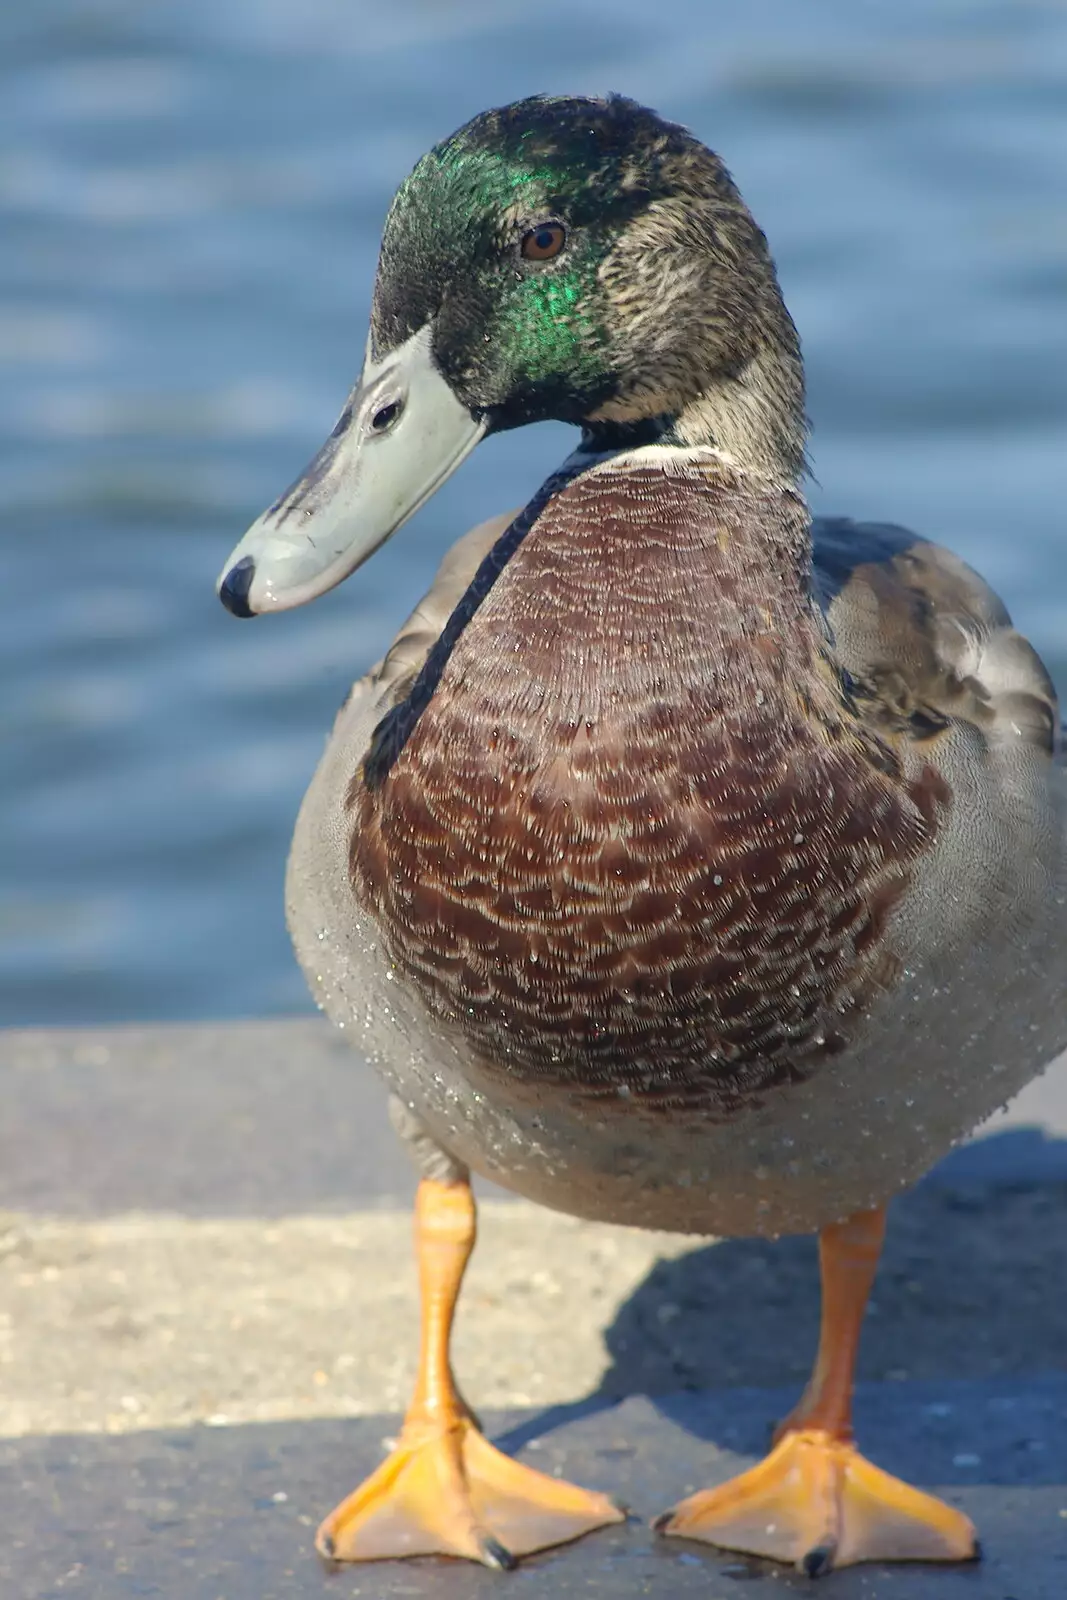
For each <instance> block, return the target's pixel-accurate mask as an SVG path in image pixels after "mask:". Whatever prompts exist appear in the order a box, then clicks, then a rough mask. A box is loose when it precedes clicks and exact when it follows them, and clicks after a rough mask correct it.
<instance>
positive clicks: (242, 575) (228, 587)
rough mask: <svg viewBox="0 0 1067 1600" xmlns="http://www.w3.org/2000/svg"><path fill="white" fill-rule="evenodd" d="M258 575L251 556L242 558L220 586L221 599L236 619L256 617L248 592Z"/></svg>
mask: <svg viewBox="0 0 1067 1600" xmlns="http://www.w3.org/2000/svg"><path fill="white" fill-rule="evenodd" d="M255 575H256V564H255V562H254V561H253V560H252V557H251V556H242V557H241V559H240V561H238V562H236V563H235V565H234V566H232V567H231V568H230V570H229V572H228V573H227V574H226V576H225V577H224V578H223V580H222V582H221V583H220V584H219V599H220V600H221V601H222V603H223V605H224V606H225V607H226V610H227V611H229V612H231V613H232V614H233V616H235V617H254V616H255V612H254V611H253V610H252V607H251V606H250V605H249V604H248V591H249V589H251V587H252V579H253V578H254V577H255Z"/></svg>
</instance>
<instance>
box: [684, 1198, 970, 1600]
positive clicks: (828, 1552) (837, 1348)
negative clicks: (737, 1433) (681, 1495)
mask: <svg viewBox="0 0 1067 1600" xmlns="http://www.w3.org/2000/svg"><path fill="white" fill-rule="evenodd" d="M884 1233H885V1212H884V1211H880V1210H879V1211H861V1212H859V1213H857V1215H856V1216H854V1217H850V1218H849V1220H848V1221H847V1222H842V1223H837V1224H835V1225H834V1226H833V1227H829V1228H824V1229H823V1231H822V1233H821V1234H820V1236H819V1258H820V1264H821V1267H822V1285H823V1305H822V1327H821V1330H820V1334H819V1353H818V1356H817V1357H816V1361H815V1368H814V1370H813V1372H812V1375H811V1380H810V1382H809V1383H808V1386H807V1388H806V1389H805V1391H804V1393H803V1395H802V1396H801V1399H800V1402H799V1404H798V1405H797V1406H796V1408H795V1409H794V1410H793V1411H792V1412H791V1413H790V1415H789V1416H788V1417H787V1418H786V1419H785V1421H784V1422H783V1423H782V1424H781V1426H780V1427H779V1429H778V1431H777V1433H776V1434H775V1442H774V1448H773V1449H772V1451H771V1453H770V1455H768V1456H767V1457H765V1459H764V1460H763V1461H761V1462H760V1463H759V1464H758V1465H757V1466H755V1467H753V1468H751V1470H750V1471H748V1472H743V1473H741V1475H740V1476H739V1477H737V1478H732V1479H731V1480H730V1481H729V1482H728V1483H724V1484H722V1485H721V1486H720V1487H719V1488H717V1489H707V1490H705V1491H704V1492H703V1493H700V1494H694V1495H691V1496H690V1497H689V1499H688V1500H683V1501H682V1502H681V1504H680V1505H677V1506H675V1508H674V1510H673V1511H669V1512H666V1513H665V1514H664V1515H663V1516H662V1517H660V1518H659V1519H658V1521H657V1523H656V1527H657V1529H658V1530H659V1531H660V1532H661V1533H667V1534H677V1535H679V1536H681V1537H683V1538H686V1539H703V1540H705V1541H706V1542H707V1543H708V1544H715V1545H721V1546H722V1547H723V1548H724V1549H727V1550H743V1551H746V1552H747V1553H748V1554H750V1555H758V1556H770V1557H771V1558H772V1559H774V1560H778V1561H791V1562H794V1563H795V1564H796V1566H797V1567H799V1568H800V1570H801V1571H802V1572H806V1573H807V1574H808V1576H809V1577H813V1578H814V1577H817V1576H818V1575H819V1574H820V1573H823V1572H828V1571H829V1570H830V1568H831V1567H846V1566H850V1565H852V1564H853V1563H854V1562H857V1561H967V1560H971V1559H973V1558H974V1557H975V1556H976V1555H977V1554H978V1546H977V1541H976V1538H975V1530H974V1525H973V1524H972V1523H971V1521H970V1519H969V1518H967V1517H965V1516H964V1515H963V1513H962V1512H961V1511H957V1510H956V1509H955V1508H954V1507H953V1506H949V1505H946V1504H945V1503H944V1501H942V1500H936V1499H935V1498H934V1497H933V1495H929V1494H924V1493H923V1492H922V1491H921V1490H919V1489H912V1488H911V1487H909V1485H908V1484H906V1483H902V1482H901V1481H900V1479H899V1478H892V1477H890V1475H889V1474H888V1473H886V1472H882V1471H881V1470H880V1469H879V1468H878V1467H875V1466H872V1465H871V1463H870V1462H869V1461H866V1460H864V1458H863V1456H861V1455H860V1453H859V1452H858V1450H857V1449H856V1448H855V1446H854V1444H853V1442H852V1379H853V1372H854V1370H855V1365H856V1350H857V1347H858V1345H859V1335H860V1325H861V1323H862V1321H863V1313H864V1311H865V1309H866V1306H867V1297H868V1295H869V1294H870V1290H871V1283H872V1282H873V1280H874V1274H875V1271H876V1269H877V1266H878V1257H879V1255H880V1254H881V1249H882V1238H883V1235H884Z"/></svg>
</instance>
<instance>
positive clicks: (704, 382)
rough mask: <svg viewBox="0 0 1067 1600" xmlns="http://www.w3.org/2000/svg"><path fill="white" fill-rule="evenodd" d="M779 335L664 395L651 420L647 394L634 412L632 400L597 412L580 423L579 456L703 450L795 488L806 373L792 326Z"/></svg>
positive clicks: (802, 459) (801, 456)
mask: <svg viewBox="0 0 1067 1600" xmlns="http://www.w3.org/2000/svg"><path fill="white" fill-rule="evenodd" d="M780 331H781V337H779V338H776V339H774V340H768V341H767V342H765V343H764V344H762V345H760V346H759V347H758V348H757V349H756V350H755V352H754V353H753V354H752V355H751V356H750V357H749V359H748V360H747V361H745V362H743V363H740V364H738V365H736V366H730V367H723V366H719V367H711V368H710V370H709V369H708V364H705V363H700V365H699V368H698V370H699V371H700V372H701V373H702V377H701V380H700V381H699V382H694V383H690V384H687V385H686V386H685V387H684V389H683V391H682V395H681V396H679V395H678V394H677V393H674V394H672V395H671V396H670V397H669V398H668V397H667V396H666V395H664V396H663V397H662V408H661V409H658V410H656V411H655V412H653V413H650V412H649V410H648V405H649V398H648V395H647V393H645V394H642V395H641V397H640V398H641V408H640V409H639V408H638V405H637V404H636V397H634V399H632V400H630V401H629V402H627V401H626V400H619V401H615V402H610V403H609V404H607V405H605V406H602V407H601V409H600V410H599V411H598V412H597V413H596V415H595V416H593V417H590V418H588V419H587V420H586V421H585V423H584V426H583V434H582V450H583V452H584V453H587V454H607V453H609V452H615V451H623V450H632V449H635V448H637V447H640V446H643V445H652V444H662V445H668V446H678V445H683V446H684V445H689V446H692V447H693V448H694V449H699V448H701V447H703V448H706V449H711V450H715V451H717V452H718V453H719V455H720V456H722V457H724V458H725V459H726V460H728V461H730V462H732V463H734V464H735V465H736V466H738V467H740V468H741V469H742V470H743V471H744V472H746V473H755V474H757V475H759V476H760V477H763V478H768V479H770V480H771V482H772V483H775V484H778V485H780V486H783V487H794V488H795V487H796V486H797V485H798V484H799V482H800V480H801V479H802V478H803V477H804V475H805V473H806V472H807V457H806V455H805V440H806V435H807V421H806V418H805V415H804V372H803V367H802V365H801V361H800V351H799V347H798V346H797V344H796V336H795V333H794V332H793V329H792V324H791V323H789V324H788V327H787V328H783V329H782V330H780ZM787 333H788V334H790V335H791V338H787V337H786V334H787ZM695 365H696V364H695ZM652 404H653V405H655V404H656V401H655V399H653V401H652Z"/></svg>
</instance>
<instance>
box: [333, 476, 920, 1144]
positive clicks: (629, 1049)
mask: <svg viewBox="0 0 1067 1600" xmlns="http://www.w3.org/2000/svg"><path fill="white" fill-rule="evenodd" d="M528 520H529V522H530V526H529V528H528V531H526V532H525V535H524V536H522V537H512V538H511V540H510V542H509V544H508V545H507V546H505V547H504V549H505V550H506V552H507V559H506V561H505V560H502V559H501V558H499V557H498V561H497V565H498V566H499V567H500V570H499V572H497V573H495V574H492V573H491V574H490V576H493V577H494V578H495V581H492V582H491V583H489V582H488V581H487V577H486V574H485V572H484V571H483V574H482V579H481V584H480V588H479V589H478V592H477V597H478V598H479V603H478V604H477V606H476V607H474V606H473V605H472V604H468V606H467V608H466V610H464V609H463V607H462V606H461V608H460V612H459V613H458V614H457V616H456V618H455V619H454V623H455V625H454V626H453V627H452V628H451V629H450V630H449V633H448V637H447V640H446V642H445V644H444V645H443V646H442V647H441V649H439V651H438V652H437V655H436V657H431V660H430V662H429V663H428V664H427V667H426V669H424V672H423V674H422V677H421V679H420V680H418V681H416V684H415V687H414V689H413V691H412V693H411V696H410V699H409V700H408V701H407V702H406V703H405V704H404V705H402V706H401V707H399V708H398V710H397V711H396V712H395V713H394V714H393V716H392V719H391V721H390V723H389V725H388V727H386V728H384V729H383V730H382V738H381V739H379V741H378V744H377V746H376V749H375V754H374V756H373V758H371V759H369V760H368V762H367V764H366V767H365V768H361V769H360V771H359V772H358V773H357V774H356V775H355V777H354V778H353V781H352V784H351V788H350V792H349V808H350V815H351V819H352V823H353V832H352V843H351V873H352V885H353V889H354V892H355V893H356V895H357V896H358V897H359V899H360V901H361V902H362V903H363V904H364V905H365V906H366V908H367V909H368V910H369V911H370V912H371V913H372V914H373V916H374V917H375V918H376V919H377V921H378V922H379V924H380V927H381V932H382V937H383V939H384V940H385V942H386V946H387V948H388V950H389V952H390V954H391V957H392V959H393V961H394V963H395V965H396V968H397V973H398V977H400V978H401V979H402V980H404V981H407V982H409V983H411V984H414V985H415V986H416V987H417V988H418V990H419V991H420V993H421V994H422V996H423V998H424V1001H425V1002H426V1004H427V1005H428V1006H429V1008H430V1009H431V1011H432V1013H433V1014H434V1015H435V1016H436V1017H437V1018H438V1019H439V1021H440V1023H441V1025H442V1026H443V1027H447V1028H450V1029H456V1030H458V1031H459V1032H460V1034H461V1035H462V1036H464V1038H465V1039H466V1041H467V1043H468V1045H469V1047H470V1048H471V1049H472V1050H473V1051H474V1052H475V1053H476V1055H477V1056H478V1058H479V1059H480V1061H481V1062H482V1063H483V1065H485V1066H488V1067H489V1069H490V1070H492V1069H494V1068H495V1069H498V1070H500V1071H501V1072H506V1073H508V1074H510V1075H512V1076H513V1077H518V1078H520V1079H521V1078H526V1079H533V1080H536V1082H537V1084H538V1085H540V1086H541V1087H547V1086H549V1085H551V1084H557V1085H559V1086H560V1087H565V1088H566V1089H567V1090H568V1091H569V1092H572V1093H580V1094H583V1095H588V1096H589V1097H591V1098H596V1097H599V1096H604V1095H612V1096H617V1095H619V1094H620V1093H621V1094H623V1095H627V1094H628V1095H632V1096H633V1097H634V1099H635V1101H639V1102H643V1103H644V1104H646V1105H649V1106H674V1105H688V1106H693V1107H697V1106H699V1107H700V1108H701V1109H702V1110H703V1112H704V1113H705V1114H707V1115H711V1116H727V1115H729V1114H730V1113H731V1112H733V1111H734V1110H736V1109H737V1108H738V1107H739V1106H741V1105H743V1104H746V1103H751V1102H752V1101H753V1099H754V1098H757V1097H758V1096H759V1095H760V1094H761V1093H762V1092H763V1091H765V1090H766V1089H767V1088H768V1087H769V1086H771V1085H773V1084H775V1083H779V1082H783V1081H788V1080H790V1079H795V1078H797V1077H801V1076H806V1075H807V1074H808V1073H809V1072H810V1071H811V1070H812V1069H813V1068H814V1066H815V1065H816V1063H817V1061H818V1059H819V1058H820V1056H822V1055H823V1054H825V1053H827V1052H830V1051H833V1050H836V1049H839V1048H840V1047H841V1045H842V1044H843V1043H844V1041H845V1039H846V1037H847V1029H848V1014H849V1012H850V1011H852V1010H854V1009H855V1007H856V1006H857V1005H859V1004H862V1002H863V1000H864V999H865V997H866V996H868V995H869V993H870V992H871V990H872V989H873V988H876V987H877V986H879V985H881V984H884V983H887V982H889V981H892V977H893V976H894V973H895V961H894V955H893V952H892V950H891V949H890V948H889V944H888V941H887V924H888V922H889V917H890V913H891V911H892V910H893V907H894V905H895V904H896V901H897V899H898V898H899V896H900V894H901V892H902V890H903V888H904V886H905V884H906V881H907V875H908V872H909V868H910V866H911V864H912V863H913V862H914V861H915V859H916V857H917V856H918V855H919V854H920V853H921V852H922V851H923V850H924V849H925V848H926V847H927V846H928V845H929V843H930V842H931V840H932V837H933V833H934V831H935V828H936V821H937V810H938V808H939V806H940V805H941V804H943V803H944V802H945V800H946V799H947V795H946V794H945V793H944V792H943V790H944V786H943V785H941V786H939V784H938V783H937V782H931V781H925V782H923V783H921V784H918V785H915V786H913V787H909V786H908V785H906V784H905V782H904V781H903V778H902V776H901V772H900V769H899V763H898V761H897V759H896V757H895V756H894V755H893V753H892V751H891V750H890V749H889V747H888V746H887V745H885V744H884V743H882V742H880V741H879V740H877V739H876V738H875V737H874V736H872V735H869V734H866V733H865V732H864V731H863V729H862V728H861V726H860V724H859V722H858V720H857V717H856V715H855V711H854V707H853V706H852V705H851V702H850V697H849V691H848V687H847V684H846V683H845V682H843V680H842V677H841V674H840V673H839V672H838V671H837V670H836V668H835V667H834V665H833V664H832V662H831V660H830V657H829V653H828V648H827V645H826V641H825V638H824V635H823V631H822V626H821V622H820V621H819V619H818V616H817V613H816V612H815V611H814V609H813V607H812V603H811V601H810V598H809V592H808V568H809V561H810V555H809V542H808V541H809V532H808V520H807V513H806V511H805V509H804V507H803V505H802V503H801V502H800V501H799V499H797V498H796V497H795V496H794V495H792V494H790V493H788V492H786V491H780V490H778V489H776V488H774V487H772V486H770V485H768V484H766V483H761V482H754V481H752V480H747V479H745V478H744V477H742V476H740V475H739V474H736V473H734V472H732V471H731V470H730V469H728V468H726V467H724V466H723V465H722V464H721V463H719V462H717V461H716V460H715V459H714V458H711V457H707V458H704V461H703V463H702V464H700V465H689V466H687V467H686V469H685V470H684V472H683V471H679V470H675V471H671V470H664V469H663V468H662V467H653V466H648V465H640V466H638V465H632V466H630V467H629V468H627V469H623V468H620V467H618V466H616V467H614V468H613V469H612V470H605V469H598V470H596V471H593V472H586V473H585V474H582V475H580V476H578V477H576V478H574V479H573V480H571V481H570V482H568V483H566V484H565V485H564V486H563V487H562V488H561V489H560V490H559V491H558V492H557V493H556V494H555V495H554V496H552V497H551V498H550V499H549V500H548V502H547V504H545V505H544V507H543V509H541V510H540V512H539V513H536V514H534V515H533V516H532V517H531V518H530V519H528ZM520 533H521V529H520ZM482 591H487V592H484V593H482ZM460 623H462V624H463V625H462V626H460V625H459V624H460ZM383 748H384V749H385V751H386V757H385V758H383V755H382V751H383Z"/></svg>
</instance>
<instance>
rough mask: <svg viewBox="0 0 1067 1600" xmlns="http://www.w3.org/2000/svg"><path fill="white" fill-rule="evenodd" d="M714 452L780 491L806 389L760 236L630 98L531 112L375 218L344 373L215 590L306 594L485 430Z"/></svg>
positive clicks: (335, 576) (683, 137)
mask: <svg viewBox="0 0 1067 1600" xmlns="http://www.w3.org/2000/svg"><path fill="white" fill-rule="evenodd" d="M548 418H555V419H557V420H560V421H564V422H573V423H576V424H578V425H579V426H580V427H581V428H582V430H583V435H584V438H583V448H584V449H586V450H587V451H590V452H597V453H601V452H605V451H611V450H615V449H623V448H627V447H633V446H635V445H638V444H655V443H661V444H667V445H700V444H707V445H713V446H715V447H716V448H719V449H721V450H724V451H726V452H728V453H729V454H730V455H731V456H732V457H734V459H736V460H737V461H738V462H739V463H740V464H742V465H744V466H748V467H749V468H751V469H753V470H757V471H762V472H766V473H769V474H771V475H773V476H775V477H776V478H779V479H784V480H786V481H790V480H792V479H795V478H796V477H797V475H798V474H799V473H800V472H801V471H802V469H803V463H804V398H803V374H802V367H801V361H800V352H799V346H798V342H797V336H796V331H795V329H794V327H793V323H792V321H791V319H790V317H789V313H788V312H787V311H786V308H785V306H784V304H783V302H782V297H781V293H780V291H779V288H778V282H777V279H776V276H775V271H774V266H773V263H772V261H771V258H770V255H769V253H768V249H767V243H766V240H765V239H764V236H763V234H762V233H761V232H760V230H759V228H758V227H757V226H756V224H755V222H754V221H753V219H752V217H751V215H750V213H749V211H748V209H747V207H746V206H745V204H744V201H743V200H742V199H741V196H740V194H739V193H738V191H737V188H736V187H735V185H734V183H733V180H732V179H731V177H730V175H729V173H728V172H727V171H726V168H725V167H724V166H723V164H722V162H721V161H720V160H719V158H718V157H717V156H716V155H714V154H713V153H712V151H710V150H709V149H707V147H706V146H704V145H702V144H701V143H700V142H699V140H697V139H695V138H694V137H693V136H692V135H691V134H690V133H688V132H687V131H686V130H685V129H684V128H681V127H678V126H676V125H675V124H673V123H670V122H666V121H664V120H663V119H662V118H661V117H659V116H657V115H656V113H655V112H653V111H648V110H646V109H644V108H643V107H641V106H638V105H636V104H635V103H634V102H633V101H630V100H625V99H622V98H621V97H617V96H613V97H611V98H608V99H606V100H597V99H579V98H573V99H571V98H550V97H537V98H535V99H530V100H521V101H518V102H516V103H515V104H513V105H510V106H505V107H503V108H502V109H500V110H495V111H486V112H483V113H482V114H481V115H480V116H478V117H475V118H474V120H473V121H471V122H469V123H467V124H466V126H465V127H463V128H461V129H460V130H459V131H458V133H455V134H453V136H452V137H451V138H450V139H447V140H445V142H444V143H443V144H439V145H437V146H435V147H434V149H432V150H431V151H430V152H429V154H428V155H425V156H424V157H423V158H422V160H421V161H420V162H419V163H418V165H417V166H416V168H415V170H414V172H412V174H411V176H410V177H409V178H407V179H406V180H405V182H404V183H403V184H402V185H401V187H400V189H399V190H398V192H397V194H396V197H395V199H394V200H393V203H392V206H391V208H390V210H389V215H388V218H387V219H386V224H385V230H384V234H383V237H382V246H381V255H380V258H379V263H378V275H377V280H376V283H375V289H374V300H373V306H372V310H371V319H370V333H369V336H368V340H367V348H366V356H365V360H364V365H363V372H362V374H361V376H360V379H359V382H358V383H357V384H356V387H355V388H354V389H353V391H352V393H351V394H350V396H349V398H348V400H347V402H346V404H345V407H344V409H343V411H342V412H341V415H340V417H339V418H338V421H337V424H336V426H335V427H334V429H333V432H332V433H331V434H330V437H329V438H328V439H327V441H326V443H325V444H324V445H323V447H322V449H321V450H320V451H319V453H318V455H316V457H315V458H314V460H313V461H312V462H311V464H310V466H309V467H308V468H307V470H306V472H305V473H304V474H303V475H302V476H301V477H300V478H299V479H298V480H297V481H296V482H295V483H294V484H293V485H292V487H291V488H289V489H287V490H286V492H285V493H284V494H283V495H282V496H281V498H280V499H279V500H277V501H276V502H275V503H274V505H272V506H271V507H270V509H269V510H268V511H266V512H264V514H263V515H262V516H261V517H260V518H259V519H258V520H257V521H256V522H255V523H254V524H253V525H252V527H251V528H250V529H249V530H248V532H247V533H246V534H245V536H244V538H243V539H242V540H241V542H240V544H238V546H237V548H236V549H235V550H234V552H233V554H232V555H231V557H230V559H229V561H228V562H227V564H226V568H225V570H224V571H223V574H222V576H221V578H220V580H219V595H220V598H221V599H222V601H223V604H224V605H226V606H227V607H228V609H229V610H230V611H232V612H233V613H234V614H235V615H237V616H253V615H255V614H256V613H258V612H262V611H281V610H285V609H288V608H289V607H291V606H298V605H302V604H303V603H304V602H305V601H307V600H312V599H314V598H315V597H316V596H317V595H320V594H323V593H325V592H326V591H327V590H328V589H331V588H333V587H334V585H335V584H338V583H340V582H341V581H342V579H344V578H346V577H347V576H348V575H349V573H351V572H352V571H354V570H355V568H356V567H358V566H359V565H360V564H361V563H362V562H363V561H365V560H366V559H367V557H368V556H370V555H371V554H372V553H373V551H374V550H376V549H377V548H378V546H379V545H380V544H382V543H383V542H384V540H386V539H387V538H388V537H389V536H390V534H392V533H393V532H395V530H396V529H397V528H398V527H399V526H400V525H401V523H403V522H404V521H406V519H407V518H408V517H410V516H411V515H412V513H413V512H415V511H417V510H418V508H419V507H420V506H421V505H422V504H423V503H424V502H425V501H426V500H427V499H429V497H430V496H431V495H432V494H433V493H434V491H435V490H436V489H437V488H438V487H439V486H440V484H442V483H443V482H444V480H445V479H446V478H447V477H449V475H450V474H451V473H452V472H454V471H455V469H456V467H458V466H459V464H460V462H461V461H462V460H463V459H464V458H465V457H466V456H467V455H469V454H470V452H471V450H473V448H474V446H475V445H476V444H477V443H478V441H479V440H480V439H482V438H484V437H485V435H486V434H488V433H493V432H498V431H500V430H502V429H505V428H514V427H518V426H520V425H521V424H523V423H526V422H537V421H541V420H545V419H548Z"/></svg>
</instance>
